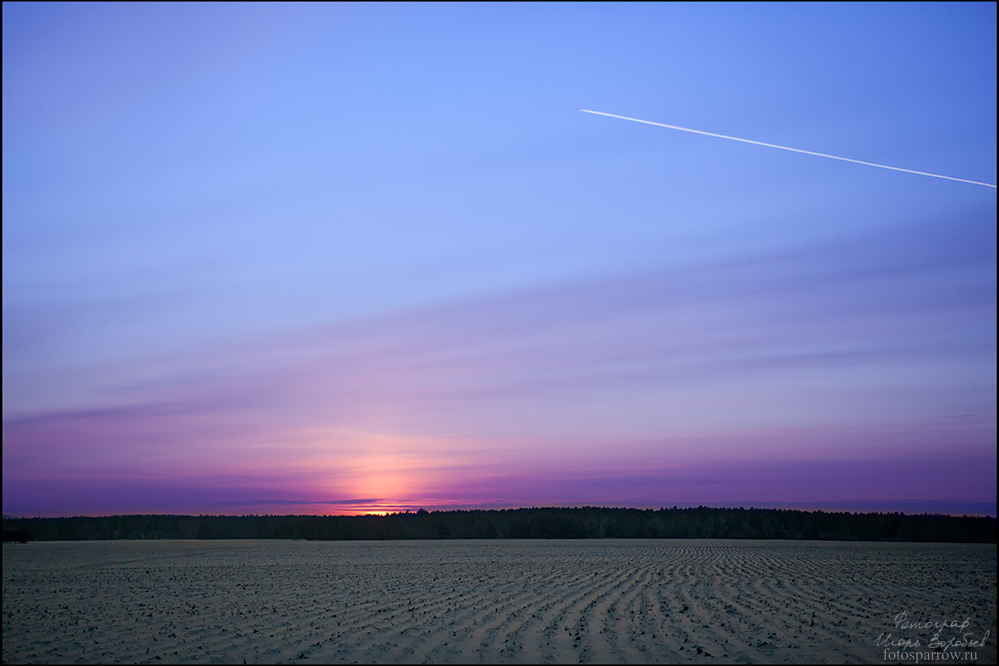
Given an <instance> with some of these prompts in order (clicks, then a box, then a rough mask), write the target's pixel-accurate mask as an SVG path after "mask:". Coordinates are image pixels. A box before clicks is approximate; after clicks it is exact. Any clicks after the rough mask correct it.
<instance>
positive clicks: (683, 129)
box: [580, 109, 996, 189]
mask: <svg viewBox="0 0 999 666" xmlns="http://www.w3.org/2000/svg"><path fill="white" fill-rule="evenodd" d="M580 111H582V112H583V113H593V114H596V115H598V116H607V117H608V118H620V119H621V120H630V121H632V122H634V123H645V124H646V125H655V126H656V127H666V128H668V129H675V130H680V131H681V132H693V133H694V134H703V135H705V136H714V137H717V138H719V139H729V140H730V141H741V142H742V143H752V144H755V145H757V146H766V147H767V148H780V149H781V150H790V151H792V152H795V153H804V154H806V155H817V156H818V157H828V158H829V159H831V160H841V161H843V162H853V163H854V164H864V165H866V166H872V167H878V168H879V169H891V170H892V171H904V172H905V173H914V174H916V175H919V176H930V177H931V178H943V179H944V180H956V181H958V182H961V183H971V184H972V185H984V186H985V187H991V188H992V189H996V186H995V185H992V184H990V183H979V182H978V181H977V180H965V179H964V178H952V177H951V176H941V175H940V174H938V173H926V172H925V171H913V170H912V169H902V168H899V167H893V166H888V165H886V164H874V163H873V162H863V161H861V160H851V159H850V158H849V157H837V156H836V155H826V154H825V153H815V152H812V151H811V150H801V149H800V148H788V147H787V146H778V145H775V144H773V143H763V142H762V141H751V140H750V139H740V138H738V137H735V136H725V135H724V134H715V133H714V132H702V131H701V130H695V129H690V128H689V127H677V126H676V125H666V124H664V123H654V122H652V121H651V120H639V119H638V118H629V117H628V116H619V115H617V114H614V113H604V112H603V111H590V110H589V109H580Z"/></svg>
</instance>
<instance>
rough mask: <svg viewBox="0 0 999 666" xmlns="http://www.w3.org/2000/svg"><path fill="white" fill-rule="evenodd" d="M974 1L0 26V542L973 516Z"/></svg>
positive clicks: (984, 387)
mask: <svg viewBox="0 0 999 666" xmlns="http://www.w3.org/2000/svg"><path fill="white" fill-rule="evenodd" d="M579 108H588V109H595V110H598V111H605V112H609V113H615V114H622V115H626V116H633V117H637V118H644V119H647V120H651V121H656V122H662V123H669V124H675V125H681V126H685V127H693V128H696V129H701V130H705V131H709V132H717V133H721V134H728V135H733V136H739V137H746V138H749V139H754V140H758V141H764V142H768V143H775V144H781V145H788V146H793V147H796V148H801V149H805V150H813V151H818V152H824V153H831V154H834V155H842V156H845V157H850V158H854V159H859V160H866V161H870V162H876V163H881V164H889V165H893V166H898V167H902V168H908V169H914V170H919V171H928V172H934V173H940V174H945V175H949V176H954V177H958V178H967V179H970V180H976V181H985V182H988V183H995V182H996V124H997V119H996V5H995V4H994V3H978V4H952V3H946V4H894V3H892V4H882V5H871V4H860V3H847V4H806V5H793V4H786V3H779V4H750V5H731V4H715V3H710V4H705V5H678V4H672V3H668V4H638V5H626V4H617V3H615V4H591V3H587V4H579V5H572V4H561V3H559V4H554V5H544V4H499V5H456V4H453V3H448V4H442V5H412V4H404V5H389V4H362V5H317V4H304V5H287V4H281V5H264V4H251V5H234V4H214V5H196V4H139V5H124V4H118V3H115V4H100V5H97V4H89V5H88V4H78V3H72V4H35V3H31V4H20V3H4V5H3V511H4V513H5V514H11V515H23V516H35V515H79V514H108V513H140V512H141V513H357V512H368V511H395V510H402V509H415V508H418V507H424V508H428V509H433V508H499V507H519V506H532V505H565V506H572V505H583V504H590V505H607V506H641V507H646V506H654V507H659V506H672V505H675V504H677V505H697V504H706V505H716V506H737V505H742V506H757V507H760V506H771V507H774V506H776V507H797V508H832V509H849V510H882V511H883V510H891V511H894V510H902V511H939V512H950V513H964V512H972V513H991V514H992V515H995V511H996V449H995V444H996V190H995V189H990V188H986V187H980V186H975V185H970V184H965V183H957V182H951V181H945V180H938V179H933V178H926V177H921V176H916V175H912V174H904V173H898V172H893V171H886V170H881V169H874V168H870V167H865V166H861V165H856V164H848V163H843V162H836V161H832V160H824V159H820V158H816V157H810V156H806V155H800V154H794V153H788V152H784V151H778V150H773V149H768V148H763V147H759V146H751V145H746V144H739V143H735V142H730V141H723V140H720V139H714V138H710V137H704V136H697V135H692V134H685V133H682V132H676V131H672V130H667V129H663V128H657V127H651V126H648V125H640V124H636V123H629V122H626V121H622V120H615V119H612V118H605V117H599V116H594V115H589V114H584V113H580V112H579V111H578V110H577V109H579Z"/></svg>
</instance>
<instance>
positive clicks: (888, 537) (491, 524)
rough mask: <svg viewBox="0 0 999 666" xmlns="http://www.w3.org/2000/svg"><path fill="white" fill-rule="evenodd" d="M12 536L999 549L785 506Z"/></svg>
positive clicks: (254, 521)
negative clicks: (789, 542)
mask: <svg viewBox="0 0 999 666" xmlns="http://www.w3.org/2000/svg"><path fill="white" fill-rule="evenodd" d="M3 531H4V541H8V540H17V541H25V540H37V541H52V540H69V541H73V540H91V539H314V540H361V539H367V540H384V539H611V538H617V539H708V538H711V539H819V540H839V541H933V542H956V543H995V542H996V519H995V518H991V517H968V516H963V517H956V516H942V515H930V514H923V515H908V514H902V513H845V512H844V513H839V512H835V513H830V512H825V511H795V510H782V509H713V508H707V507H697V508H690V509H680V508H677V507H673V508H672V509H665V508H664V509H660V510H652V509H649V510H641V509H613V508H600V507H588V506H587V507H582V508H571V509H564V508H531V509H503V510H498V511H494V510H489V511H479V510H472V511H424V510H423V509H420V510H419V511H417V512H415V513H410V512H405V513H393V514H389V515H386V516H375V515H367V516H270V515H266V516H255V515H251V516H171V515H130V516H108V517H73V518H4V519H3ZM8 536H10V539H8ZM15 536H16V537H17V538H14V537H15ZM25 537H26V538H25Z"/></svg>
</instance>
